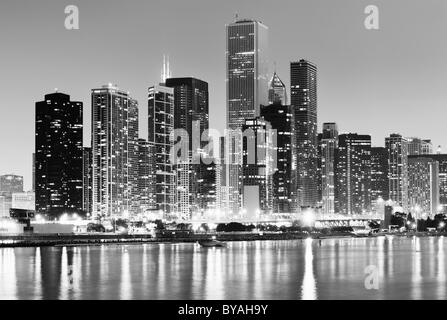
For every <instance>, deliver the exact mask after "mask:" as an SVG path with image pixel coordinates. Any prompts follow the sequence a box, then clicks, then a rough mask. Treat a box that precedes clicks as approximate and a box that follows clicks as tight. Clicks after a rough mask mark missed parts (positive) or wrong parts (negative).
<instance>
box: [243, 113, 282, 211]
mask: <svg viewBox="0 0 447 320" xmlns="http://www.w3.org/2000/svg"><path fill="white" fill-rule="evenodd" d="M242 130H243V161H242V166H243V201H244V206H243V208H244V213H245V217H250V218H255V217H258V216H259V215H260V214H262V213H263V214H265V213H271V212H272V209H273V173H274V170H275V168H276V167H275V165H276V163H274V159H273V156H274V151H275V150H274V146H275V144H276V143H275V142H274V141H273V139H275V138H276V137H273V136H272V130H271V125H270V123H269V122H268V121H265V119H264V118H262V117H257V118H253V119H246V120H245V124H244V125H243V126H242ZM275 160H276V159H275Z"/></svg>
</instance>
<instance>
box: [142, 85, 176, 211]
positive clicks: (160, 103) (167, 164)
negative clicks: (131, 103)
mask: <svg viewBox="0 0 447 320" xmlns="http://www.w3.org/2000/svg"><path fill="white" fill-rule="evenodd" d="M173 130H174V89H173V88H168V87H166V86H163V85H155V86H152V87H150V88H149V89H148V142H149V144H150V145H151V148H152V157H154V159H153V161H152V165H153V167H154V168H153V169H151V170H152V171H153V172H155V188H154V190H153V191H154V193H155V196H154V198H155V203H156V204H157V210H160V211H161V212H162V213H163V214H164V215H165V217H167V215H169V214H171V213H173V212H174V211H175V186H176V181H175V171H174V168H173V164H172V163H171V161H170V157H169V155H170V152H171V148H173V146H174V141H173V139H172V138H171V134H172V133H173Z"/></svg>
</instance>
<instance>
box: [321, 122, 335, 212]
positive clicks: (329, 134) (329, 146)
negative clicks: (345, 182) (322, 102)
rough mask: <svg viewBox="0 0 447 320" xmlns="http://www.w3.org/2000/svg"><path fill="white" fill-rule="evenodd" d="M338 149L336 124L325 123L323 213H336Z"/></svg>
mask: <svg viewBox="0 0 447 320" xmlns="http://www.w3.org/2000/svg"><path fill="white" fill-rule="evenodd" d="M337 147H338V128H337V124H336V123H324V124H323V133H322V135H321V140H320V154H321V157H320V159H321V160H320V161H321V162H320V163H321V165H320V170H321V200H322V213H323V214H334V213H335V150H337Z"/></svg>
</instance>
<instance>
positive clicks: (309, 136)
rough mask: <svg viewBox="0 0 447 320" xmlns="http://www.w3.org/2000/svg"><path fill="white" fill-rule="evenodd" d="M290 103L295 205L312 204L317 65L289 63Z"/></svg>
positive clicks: (314, 192) (315, 192)
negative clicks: (295, 158)
mask: <svg viewBox="0 0 447 320" xmlns="http://www.w3.org/2000/svg"><path fill="white" fill-rule="evenodd" d="M290 102H291V105H292V108H293V112H294V118H295V132H296V134H295V137H296V139H295V146H296V149H297V151H296V154H297V170H298V178H297V188H298V204H299V206H300V207H301V208H308V207H315V206H316V205H317V200H318V190H317V176H318V173H317V170H318V136H317V135H318V133H317V67H316V66H315V65H314V64H313V63H311V62H309V61H306V60H300V61H297V62H291V64H290Z"/></svg>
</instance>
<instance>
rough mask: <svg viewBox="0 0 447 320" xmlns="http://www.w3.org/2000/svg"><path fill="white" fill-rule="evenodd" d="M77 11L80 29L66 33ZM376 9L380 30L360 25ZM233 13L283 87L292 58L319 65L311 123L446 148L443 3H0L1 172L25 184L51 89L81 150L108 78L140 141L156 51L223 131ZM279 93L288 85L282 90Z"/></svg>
mask: <svg viewBox="0 0 447 320" xmlns="http://www.w3.org/2000/svg"><path fill="white" fill-rule="evenodd" d="M71 4H73V5H77V6H78V7H79V11H80V30H74V31H68V30H66V29H65V27H64V20H65V16H66V15H65V13H64V9H65V7H66V6H67V5H71ZM370 4H373V5H377V6H378V8H379V10H380V11H379V12H380V30H366V29H365V27H364V24H363V22H364V19H365V17H366V15H365V14H364V12H363V11H364V9H365V7H366V6H367V5H370ZM236 12H237V13H238V14H239V17H244V18H251V19H256V20H260V21H262V22H263V23H264V24H265V25H267V26H268V27H269V31H270V33H269V38H270V62H271V71H273V62H275V61H276V65H277V72H278V74H279V76H280V78H281V79H282V80H283V81H284V82H285V84H286V85H287V86H289V82H290V81H289V77H290V75H289V62H290V61H294V60H299V59H301V58H305V59H308V60H310V61H312V62H314V63H315V64H316V65H317V66H318V122H319V130H321V124H322V123H323V122H337V123H338V125H339V130H340V131H341V132H357V133H361V134H371V135H372V141H373V145H375V146H383V145H384V137H385V136H387V135H389V134H390V133H394V132H397V133H401V134H403V135H405V136H416V137H420V138H424V139H432V141H433V144H434V146H435V147H436V146H437V145H442V146H444V151H447V136H446V134H445V123H446V119H447V110H446V107H447V88H446V86H447V60H446V59H447V41H446V40H445V30H447V19H446V17H447V1H445V0H424V1H422V0H418V1H408V0H393V1H385V0H382V1H377V0H337V1H328V0H324V1H323V0H274V1H272V0H225V1H223V0H220V1H216V0H127V1H122V0H120V1H117V0H82V1H76V0H70V1H58V0H52V1H50V0H39V1H35V0H2V1H1V2H0V88H1V89H0V98H1V99H0V108H1V109H0V110H1V111H0V112H1V116H0V150H1V155H0V174H6V173H15V174H19V175H24V176H25V186H26V188H27V189H29V188H30V187H31V168H32V162H31V154H32V152H33V150H34V114H35V111H34V108H35V102H36V101H40V100H42V99H43V97H44V95H45V94H47V93H51V92H53V91H54V88H58V89H59V91H60V92H64V93H67V94H69V95H70V96H71V98H72V100H76V101H82V102H84V118H85V120H84V123H85V128H84V138H85V141H84V144H86V145H88V144H89V143H90V108H91V105H90V90H91V89H92V88H96V87H100V86H101V85H103V84H106V83H109V82H112V83H114V84H117V85H118V86H119V87H120V88H121V89H124V90H127V91H130V92H131V94H132V95H133V97H135V98H136V99H137V100H138V101H139V103H140V126H141V132H140V135H141V137H143V138H147V137H146V134H145V128H146V127H147V125H146V120H147V119H146V114H147V110H146V109H147V102H146V92H147V88H148V87H149V86H150V85H153V84H156V83H158V82H159V81H160V71H161V67H162V60H163V54H167V55H169V57H170V62H171V67H172V73H173V76H174V77H180V76H194V77H197V78H200V79H202V80H205V81H207V82H208V83H209V86H210V110H211V112H210V119H211V127H214V128H217V129H219V130H221V131H223V129H224V127H225V122H224V121H225V120H224V119H226V116H225V24H227V23H231V22H233V21H234V16H235V13H236ZM287 90H288V93H290V89H289V88H287Z"/></svg>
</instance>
